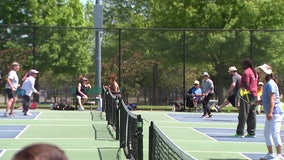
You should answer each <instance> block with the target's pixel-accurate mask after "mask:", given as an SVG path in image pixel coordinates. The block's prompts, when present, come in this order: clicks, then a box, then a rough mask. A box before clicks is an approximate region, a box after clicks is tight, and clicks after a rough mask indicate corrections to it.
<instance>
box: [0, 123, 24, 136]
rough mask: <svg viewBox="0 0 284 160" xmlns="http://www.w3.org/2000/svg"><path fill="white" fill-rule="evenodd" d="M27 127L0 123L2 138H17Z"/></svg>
mask: <svg viewBox="0 0 284 160" xmlns="http://www.w3.org/2000/svg"><path fill="white" fill-rule="evenodd" d="M26 127H27V126H26V125H0V139H2V138H16V137H17V136H18V135H19V134H20V133H21V132H22V131H23V130H24V129H25V128H26Z"/></svg>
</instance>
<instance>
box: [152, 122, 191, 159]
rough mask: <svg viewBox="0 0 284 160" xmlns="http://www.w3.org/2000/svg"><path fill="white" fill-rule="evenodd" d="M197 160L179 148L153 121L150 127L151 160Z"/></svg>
mask: <svg viewBox="0 0 284 160" xmlns="http://www.w3.org/2000/svg"><path fill="white" fill-rule="evenodd" d="M162 159H170V160H196V159H195V158H194V157H192V156H191V155H189V154H188V153H186V152H185V151H184V150H182V149H181V148H180V147H179V146H177V145H176V144H175V143H174V142H173V141H172V140H171V139H169V137H168V136H167V135H166V134H165V133H164V132H163V131H162V130H161V129H160V128H159V127H158V126H157V125H155V124H154V122H152V121H151V123H150V127H149V160H162Z"/></svg>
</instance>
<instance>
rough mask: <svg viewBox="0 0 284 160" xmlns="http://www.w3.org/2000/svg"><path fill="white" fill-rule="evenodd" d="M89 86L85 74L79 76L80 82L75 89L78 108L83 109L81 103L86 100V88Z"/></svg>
mask: <svg viewBox="0 0 284 160" xmlns="http://www.w3.org/2000/svg"><path fill="white" fill-rule="evenodd" d="M88 88H91V85H90V84H88V78H87V77H85V76H80V82H79V83H78V85H77V89H76V98H77V101H78V105H79V108H78V110H80V111H84V110H85V108H84V107H83V104H85V103H86V102H87V101H88V96H87V89H88Z"/></svg>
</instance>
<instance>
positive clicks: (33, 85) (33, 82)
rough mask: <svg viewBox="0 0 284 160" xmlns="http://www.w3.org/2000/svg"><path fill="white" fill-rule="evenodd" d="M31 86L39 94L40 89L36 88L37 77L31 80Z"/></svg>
mask: <svg viewBox="0 0 284 160" xmlns="http://www.w3.org/2000/svg"><path fill="white" fill-rule="evenodd" d="M31 83H32V84H31V86H32V90H33V92H34V93H36V94H39V91H38V90H37V89H36V88H35V79H34V80H33V81H31Z"/></svg>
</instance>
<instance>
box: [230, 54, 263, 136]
mask: <svg viewBox="0 0 284 160" xmlns="http://www.w3.org/2000/svg"><path fill="white" fill-rule="evenodd" d="M242 67H243V69H244V71H243V74H242V78H241V86H240V92H239V94H240V96H239V99H240V100H239V101H240V107H239V115H238V126H237V130H236V134H235V137H255V136H256V135H255V128H256V112H255V108H256V105H255V104H254V103H253V102H254V101H255V100H256V98H257V81H258V80H257V79H258V75H257V73H256V71H255V70H254V67H253V63H252V61H251V60H250V59H248V58H247V59H244V60H243V61H242ZM246 123H247V135H244V128H245V124H246Z"/></svg>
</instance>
